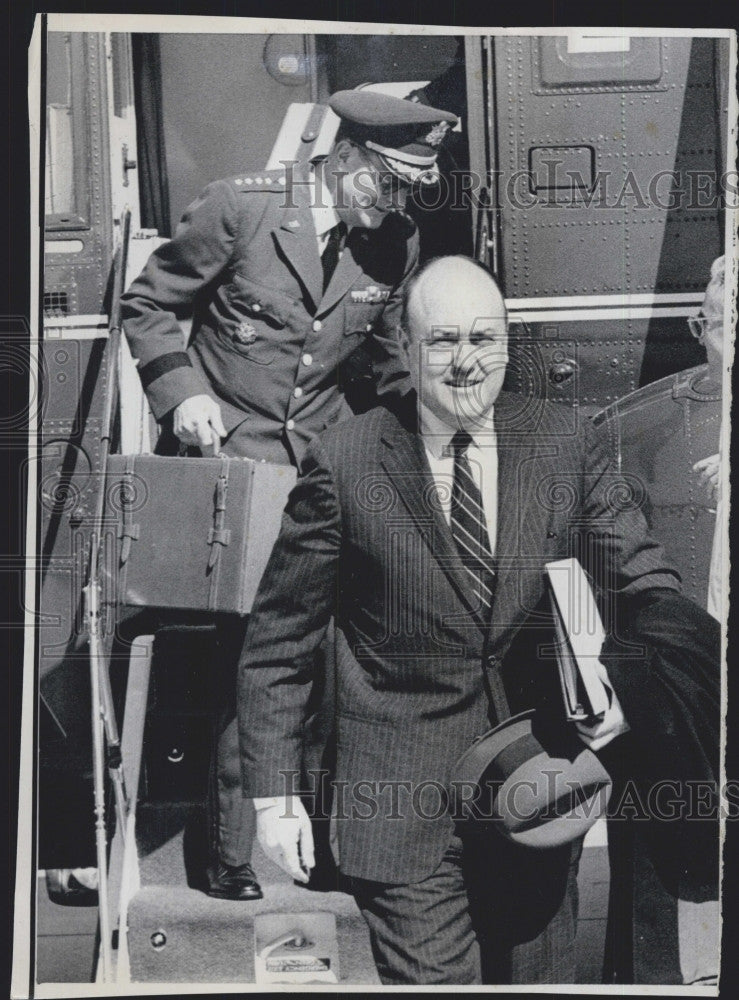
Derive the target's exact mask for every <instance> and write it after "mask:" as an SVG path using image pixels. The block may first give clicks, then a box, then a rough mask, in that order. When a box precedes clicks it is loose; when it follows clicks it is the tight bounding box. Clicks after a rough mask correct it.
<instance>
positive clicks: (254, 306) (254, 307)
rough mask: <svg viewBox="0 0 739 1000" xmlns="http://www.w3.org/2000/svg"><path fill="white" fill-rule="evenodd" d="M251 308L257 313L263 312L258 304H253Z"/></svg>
mask: <svg viewBox="0 0 739 1000" xmlns="http://www.w3.org/2000/svg"><path fill="white" fill-rule="evenodd" d="M251 307H252V309H253V310H254V312H255V313H258V312H261V310H262V307H261V306H260V304H259V303H258V302H252V304H251Z"/></svg>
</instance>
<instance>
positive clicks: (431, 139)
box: [424, 122, 451, 149]
mask: <svg viewBox="0 0 739 1000" xmlns="http://www.w3.org/2000/svg"><path fill="white" fill-rule="evenodd" d="M450 128H451V126H450V125H449V122H439V124H438V125H434V127H433V128H432V129H431V131H430V132H429V134H428V135H427V136H424V142H427V143H428V144H429V146H433V147H434V149H435V148H436V147H437V146H440V145H441V142H442V140H443V138H444V136H445V135H446V134H447V132H448V131H449V129H450Z"/></svg>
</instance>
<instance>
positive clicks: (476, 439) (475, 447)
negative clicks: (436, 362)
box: [420, 404, 498, 556]
mask: <svg viewBox="0 0 739 1000" xmlns="http://www.w3.org/2000/svg"><path fill="white" fill-rule="evenodd" d="M420 424H421V437H422V438H423V444H424V447H425V449H426V455H427V457H428V460H429V465H430V467H431V474H432V475H433V477H434V481H435V482H436V486H437V497H438V499H439V503H440V505H441V508H442V510H443V511H444V517H445V518H446V522H447V524H450V523H451V506H452V487H453V486H454V452H453V451H452V448H451V440H452V438H453V437H454V435H455V434H456V433H457V431H458V430H459V428H458V427H450V426H449V425H448V424H445V423H444V421H443V420H441V419H440V418H439V417H437V416H436V414H435V413H432V412H431V410H429V409H427V407H425V406H424V405H423V404H421V412H420ZM467 458H468V460H469V463H470V469H471V470H472V478H473V479H474V480H475V483H476V485H477V488H478V489H479V490H480V496H481V497H482V508H483V510H484V511H485V522H486V525H487V529H488V538H489V539H490V551H491V553H492V555H493V556H494V555H495V545H496V541H497V535H498V448H497V442H496V438H495V427H494V425H493V411H492V410H491V411H490V413H489V415H488V418H487V420H486V424H485V427H484V428H478V429H477V430H476V431H475V433H474V434H472V441H471V442H470V445H469V448H468V449H467Z"/></svg>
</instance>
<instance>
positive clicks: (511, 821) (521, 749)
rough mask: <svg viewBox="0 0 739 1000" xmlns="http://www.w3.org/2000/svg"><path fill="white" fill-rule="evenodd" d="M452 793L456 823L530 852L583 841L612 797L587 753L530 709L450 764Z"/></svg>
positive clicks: (597, 763) (567, 732)
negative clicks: (486, 830) (478, 826)
mask: <svg viewBox="0 0 739 1000" xmlns="http://www.w3.org/2000/svg"><path fill="white" fill-rule="evenodd" d="M451 786H452V788H451V793H452V796H453V801H454V802H455V804H456V806H457V808H456V812H457V815H458V818H460V819H468V820H471V821H473V822H475V823H483V824H487V825H489V826H490V827H491V828H492V829H495V830H497V831H498V832H500V833H501V834H502V835H503V836H504V837H507V838H508V839H509V840H512V841H514V842H515V843H517V844H521V845H525V846H527V847H532V848H550V847H559V846H561V845H562V844H566V843H568V842H569V841H572V840H576V839H577V838H578V837H581V836H583V835H584V834H585V833H586V832H587V831H588V830H589V829H590V827H591V826H592V825H593V824H594V823H595V821H596V820H597V819H599V818H600V817H601V816H603V815H604V814H605V810H606V806H607V805H608V800H609V798H610V795H611V779H610V777H609V775H608V772H607V771H606V770H605V768H604V767H603V765H602V764H601V762H600V761H599V760H598V758H597V757H596V755H595V754H594V753H593V752H592V750H590V749H589V748H588V747H586V746H585V744H584V743H583V742H582V741H581V740H580V739H579V737H578V736H577V734H576V733H575V732H573V731H572V730H571V729H570V728H569V727H567V726H561V725H550V724H549V723H548V722H547V721H546V720H545V719H543V718H542V717H541V715H540V713H537V712H536V711H535V710H533V709H532V710H530V711H528V712H522V713H521V714H520V715H515V716H513V717H512V718H510V719H507V720H506V721H505V722H503V723H501V724H500V725H498V726H496V727H495V728H494V729H491V730H490V731H489V732H487V733H485V734H484V735H482V736H480V737H479V738H478V739H477V740H475V742H474V743H473V744H472V746H471V747H470V748H469V749H468V750H466V751H465V752H464V753H463V754H462V756H461V757H460V758H459V760H458V761H457V763H456V764H455V766H454V769H453V772H452V779H451Z"/></svg>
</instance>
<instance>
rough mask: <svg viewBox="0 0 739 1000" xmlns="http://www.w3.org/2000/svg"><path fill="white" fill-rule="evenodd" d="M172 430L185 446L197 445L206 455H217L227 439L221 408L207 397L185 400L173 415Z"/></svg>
mask: <svg viewBox="0 0 739 1000" xmlns="http://www.w3.org/2000/svg"><path fill="white" fill-rule="evenodd" d="M172 430H173V431H174V433H175V435H176V436H177V437H178V438H179V439H180V441H181V442H182V443H183V444H193V445H197V446H198V448H200V450H201V451H202V453H203V454H204V455H208V454H213V455H217V454H218V452H219V451H220V448H221V438H225V437H226V428H225V427H224V426H223V421H222V419H221V408H220V406H219V405H218V403H216V401H215V400H214V399H212V398H211V397H210V396H207V395H201V396H190V397H189V398H188V399H183V400H182V402H181V403H180V405H179V406H176V407H175V409H174V412H173V414H172Z"/></svg>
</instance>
